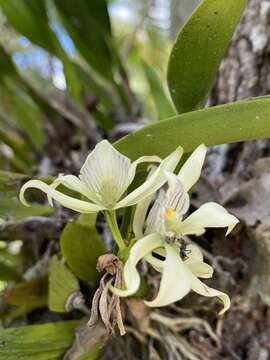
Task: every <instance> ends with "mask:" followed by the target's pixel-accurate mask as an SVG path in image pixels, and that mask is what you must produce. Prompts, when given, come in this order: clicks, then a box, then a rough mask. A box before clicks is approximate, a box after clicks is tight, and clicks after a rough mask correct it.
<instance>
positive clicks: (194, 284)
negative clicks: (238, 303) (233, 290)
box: [191, 274, 231, 315]
mask: <svg viewBox="0 0 270 360" xmlns="http://www.w3.org/2000/svg"><path fill="white" fill-rule="evenodd" d="M191 288H192V290H193V291H195V292H196V293H198V294H200V295H203V296H208V297H215V296H217V297H218V298H219V299H220V300H221V301H222V302H223V304H224V307H223V309H222V310H221V311H220V312H219V315H222V314H224V313H225V311H227V310H228V309H229V307H230V305H231V301H230V298H229V296H228V295H227V294H225V293H223V292H221V291H219V290H216V289H213V288H210V287H209V286H206V285H205V284H204V283H202V282H201V281H200V280H199V279H198V278H197V277H196V276H195V275H193V274H192V275H191Z"/></svg>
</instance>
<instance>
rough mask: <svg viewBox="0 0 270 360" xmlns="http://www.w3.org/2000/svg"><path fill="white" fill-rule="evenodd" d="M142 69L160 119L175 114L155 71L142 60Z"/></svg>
mask: <svg viewBox="0 0 270 360" xmlns="http://www.w3.org/2000/svg"><path fill="white" fill-rule="evenodd" d="M142 65H143V70H144V73H145V76H146V79H147V81H148V84H149V87H150V90H151V94H152V97H153V100H154V103H155V107H156V111H157V114H158V117H159V119H160V120H162V119H166V118H168V117H170V116H173V115H175V110H174V108H173V106H172V104H171V102H170V100H169V99H168V97H167V94H166V93H165V90H164V88H163V85H162V83H161V80H160V78H159V76H158V74H157V73H156V71H155V70H154V69H153V68H152V67H151V66H150V65H148V64H147V63H146V62H145V61H143V60H142Z"/></svg>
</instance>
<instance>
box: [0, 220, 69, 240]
mask: <svg viewBox="0 0 270 360" xmlns="http://www.w3.org/2000/svg"><path fill="white" fill-rule="evenodd" d="M66 222H67V221H66V220H64V219H62V218H55V217H52V218H47V217H43V216H32V217H28V218H26V219H23V220H19V221H6V222H4V223H3V224H1V226H0V238H1V240H3V241H13V240H22V241H29V240H35V241H38V242H40V241H41V240H43V239H57V238H59V236H60V234H61V230H62V229H63V227H64V225H65V224H66Z"/></svg>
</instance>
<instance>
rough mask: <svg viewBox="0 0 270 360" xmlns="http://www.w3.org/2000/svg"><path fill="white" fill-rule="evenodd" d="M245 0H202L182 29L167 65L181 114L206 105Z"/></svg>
mask: <svg viewBox="0 0 270 360" xmlns="http://www.w3.org/2000/svg"><path fill="white" fill-rule="evenodd" d="M245 5H246V0H203V1H202V2H201V4H200V5H199V6H198V7H197V9H196V10H195V11H194V13H193V14H192V15H191V17H190V18H189V20H188V21H187V23H186V24H185V25H184V27H183V28H182V30H181V31H180V33H179V35H178V37H177V39H176V42H175V44H174V46H173V49H172V52H171V55H170V59H169V64H168V85H169V89H170V93H171V96H172V99H173V102H174V104H175V106H176V108H177V110H178V112H179V113H185V112H188V111H193V110H195V109H200V108H202V107H204V105H205V103H206V101H207V97H208V93H209V91H210V90H211V87H212V84H213V81H214V79H215V76H216V72H217V70H218V67H219V64H220V62H221V60H222V58H223V56H224V53H225V51H226V48H227V46H228V44H229V42H230V39H231V37H232V34H233V32H234V29H235V27H236V25H237V24H238V22H239V19H240V16H241V14H242V12H243V10H244V8H245Z"/></svg>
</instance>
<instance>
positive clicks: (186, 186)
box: [20, 140, 238, 314]
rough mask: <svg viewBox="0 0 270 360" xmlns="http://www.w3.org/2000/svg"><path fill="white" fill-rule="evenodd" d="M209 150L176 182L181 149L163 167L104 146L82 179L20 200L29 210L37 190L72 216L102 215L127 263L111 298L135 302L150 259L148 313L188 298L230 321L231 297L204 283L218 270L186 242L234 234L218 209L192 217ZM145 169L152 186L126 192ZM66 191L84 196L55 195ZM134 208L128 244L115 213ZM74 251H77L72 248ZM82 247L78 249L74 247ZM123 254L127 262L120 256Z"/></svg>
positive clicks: (64, 179) (60, 181) (201, 150)
mask: <svg viewBox="0 0 270 360" xmlns="http://www.w3.org/2000/svg"><path fill="white" fill-rule="evenodd" d="M206 151H207V149H206V147H205V146H204V145H200V146H198V147H197V149H195V151H194V152H193V153H192V155H191V156H190V157H189V158H188V160H187V161H186V162H185V163H184V165H183V166H182V167H181V169H180V171H179V172H178V173H177V174H175V169H176V168H177V165H178V164H179V161H180V159H181V156H182V154H183V149H182V148H181V147H178V148H177V149H176V150H175V151H173V152H172V153H171V154H170V155H169V156H167V157H166V158H165V159H161V158H160V157H158V156H142V157H141V158H139V159H137V160H136V161H134V162H133V163H131V161H130V159H129V158H127V157H126V156H124V155H122V154H121V153H120V152H118V151H117V150H116V149H115V148H114V147H113V146H112V145H111V144H110V143H109V142H108V141H107V140H103V141H101V142H100V143H99V144H97V145H96V147H95V149H94V150H93V151H92V152H91V153H90V154H89V156H88V157H87V159H86V161H85V163H84V165H83V166H82V168H81V171H80V175H79V176H78V177H77V176H73V175H59V176H58V177H57V178H56V180H55V181H53V183H52V184H51V185H47V184H46V183H44V182H42V181H40V180H30V181H28V182H27V183H25V184H24V185H23V187H22V189H21V192H20V199H21V201H22V202H23V203H24V204H25V205H28V204H27V202H26V200H25V198H24V193H25V191H26V190H27V189H28V188H36V189H39V190H41V191H43V192H45V193H46V194H47V197H48V201H49V203H50V204H51V205H52V199H54V200H56V201H57V202H59V203H60V204H61V205H63V206H64V207H66V208H69V209H72V210H75V211H77V212H79V213H84V214H87V213H97V212H99V211H102V212H104V214H105V216H106V220H107V222H108V225H109V227H110V229H111V231H112V234H113V237H114V240H115V242H116V243H117V245H118V248H119V253H118V255H119V257H120V258H121V257H122V259H121V260H122V261H123V262H124V266H123V269H122V277H123V286H122V288H121V289H120V288H116V287H114V286H112V285H110V290H111V291H112V292H113V293H114V294H116V295H118V296H120V297H125V296H131V295H133V294H135V293H136V292H137V291H138V289H139V287H140V281H141V278H140V274H139V272H138V269H137V265H138V263H139V261H140V260H142V259H144V260H145V261H146V262H147V263H149V264H150V265H151V266H152V267H153V268H154V269H155V270H156V271H158V272H160V273H161V275H162V276H161V282H160V287H159V291H158V294H157V296H156V297H155V299H154V300H152V301H145V303H146V304H147V305H148V306H151V307H159V306H166V305H168V304H170V303H173V302H175V301H178V300H180V299H182V298H183V297H184V296H185V295H186V294H188V292H189V291H190V290H193V291H195V292H197V293H198V294H201V295H204V296H208V297H215V296H216V297H218V298H220V299H221V300H222V301H223V304H224V307H223V309H222V310H221V311H220V314H221V313H224V312H225V311H226V310H227V309H228V308H229V307H230V299H229V297H228V295H227V294H225V293H223V292H220V291H218V290H215V289H212V288H210V287H208V286H206V285H205V284H204V283H202V282H201V281H200V280H199V278H210V277H212V274H213V268H212V267H211V266H210V265H208V264H207V263H205V262H204V261H203V255H202V252H201V250H200V248H199V247H198V246H197V245H195V244H193V243H191V242H187V240H186V236H187V235H196V236H199V235H202V234H203V233H204V232H205V231H206V228H218V227H225V228H227V233H226V235H227V234H229V233H230V232H231V231H232V229H233V228H234V226H235V225H236V224H237V223H238V219H237V218H236V217H235V216H233V215H231V214H229V213H228V212H227V210H226V209H224V208H223V207H222V206H220V205H219V204H217V203H214V202H208V203H205V204H204V205H202V206H201V207H200V208H199V209H198V210H196V211H194V212H193V213H192V214H191V215H189V216H186V213H187V212H188V209H189V204H190V197H189V191H190V189H191V188H192V186H193V185H194V184H195V183H196V182H197V180H198V179H199V177H200V174H201V170H202V166H203V162H204V159H205V155H206ZM140 163H149V164H150V165H149V166H148V170H147V171H148V176H147V178H146V180H145V181H144V182H143V183H142V184H141V185H139V186H138V187H137V188H135V189H134V190H132V191H130V192H128V188H129V186H130V185H131V183H132V182H133V180H134V178H135V175H136V168H137V166H138V165H139V164H140ZM59 185H63V186H64V187H66V188H67V189H70V190H73V191H75V192H76V193H78V194H79V195H80V196H81V197H83V200H81V199H79V198H78V197H76V198H75V197H72V196H69V195H66V194H64V193H62V192H60V191H59V190H57V187H58V186H59ZM129 206H136V208H135V212H134V216H133V219H132V220H131V221H132V228H133V238H132V239H131V241H130V242H129V243H128V244H127V241H126V240H124V239H123V237H122V234H121V232H120V230H119V227H118V224H117V219H116V210H117V209H120V208H126V207H129ZM74 245H75V244H74ZM75 246H76V245H75ZM121 254H125V256H122V255H121Z"/></svg>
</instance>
